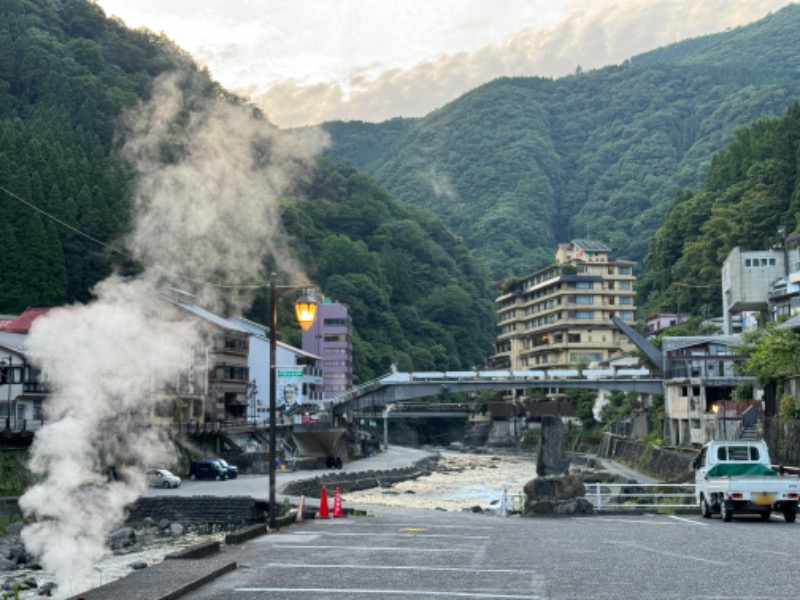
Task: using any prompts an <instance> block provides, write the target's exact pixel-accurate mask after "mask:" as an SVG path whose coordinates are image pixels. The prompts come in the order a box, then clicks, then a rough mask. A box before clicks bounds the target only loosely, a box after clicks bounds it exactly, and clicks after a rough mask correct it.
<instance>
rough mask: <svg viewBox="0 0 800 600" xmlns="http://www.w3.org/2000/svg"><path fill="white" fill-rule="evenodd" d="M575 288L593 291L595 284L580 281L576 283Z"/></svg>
mask: <svg viewBox="0 0 800 600" xmlns="http://www.w3.org/2000/svg"><path fill="white" fill-rule="evenodd" d="M575 287H576V288H577V289H579V290H593V289H594V283H592V282H591V281H578V282H576V283H575Z"/></svg>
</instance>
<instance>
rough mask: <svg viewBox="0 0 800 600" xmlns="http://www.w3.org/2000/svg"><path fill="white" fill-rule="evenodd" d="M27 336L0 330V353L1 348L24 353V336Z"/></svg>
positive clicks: (0, 352) (0, 353)
mask: <svg viewBox="0 0 800 600" xmlns="http://www.w3.org/2000/svg"><path fill="white" fill-rule="evenodd" d="M27 337H28V336H27V335H26V334H24V333H8V332H6V331H0V355H2V351H3V349H8V350H11V351H12V352H17V353H20V354H21V353H24V352H25V338H27Z"/></svg>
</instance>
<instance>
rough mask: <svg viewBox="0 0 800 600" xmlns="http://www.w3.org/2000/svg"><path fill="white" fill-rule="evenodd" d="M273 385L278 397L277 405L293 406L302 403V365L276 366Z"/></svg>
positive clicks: (303, 371)
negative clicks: (276, 376)
mask: <svg viewBox="0 0 800 600" xmlns="http://www.w3.org/2000/svg"><path fill="white" fill-rule="evenodd" d="M276 371H277V373H278V378H277V381H276V382H275V385H276V387H277V392H278V397H277V398H276V404H277V405H278V406H294V405H295V404H302V403H303V374H304V373H305V370H304V369H303V367H278V368H277V369H276Z"/></svg>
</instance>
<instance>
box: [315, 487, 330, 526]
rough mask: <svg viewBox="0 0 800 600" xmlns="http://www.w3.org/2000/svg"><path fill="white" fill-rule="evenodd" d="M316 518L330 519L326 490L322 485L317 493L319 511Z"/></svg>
mask: <svg viewBox="0 0 800 600" xmlns="http://www.w3.org/2000/svg"><path fill="white" fill-rule="evenodd" d="M317 518H318V519H330V518H331V515H330V512H328V490H326V489H325V486H324V485H323V486H322V493H320V495H319V512H318V513H317Z"/></svg>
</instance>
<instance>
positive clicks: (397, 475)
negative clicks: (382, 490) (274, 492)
mask: <svg viewBox="0 0 800 600" xmlns="http://www.w3.org/2000/svg"><path fill="white" fill-rule="evenodd" d="M436 460H438V459H435V458H434V459H424V460H422V461H419V462H417V463H416V464H414V466H411V467H406V468H403V469H388V470H382V471H360V472H355V473H342V472H337V473H328V474H325V475H321V476H318V477H313V478H311V479H304V480H302V481H293V482H291V483H288V484H287V485H286V486H285V487H284V488H283V489H282V490H281V493H282V494H286V495H288V496H308V497H309V498H319V496H320V493H321V491H322V486H325V488H326V489H327V490H328V491H329V492H332V491H333V490H335V489H336V488H337V487H338V488H339V489H340V491H342V492H354V491H358V490H368V489H371V488H376V487H380V486H381V484H386V483H397V482H399V481H408V480H409V479H416V478H417V477H421V476H423V475H428V474H429V473H430V469H431V467H432V465H433V463H435V462H436Z"/></svg>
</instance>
